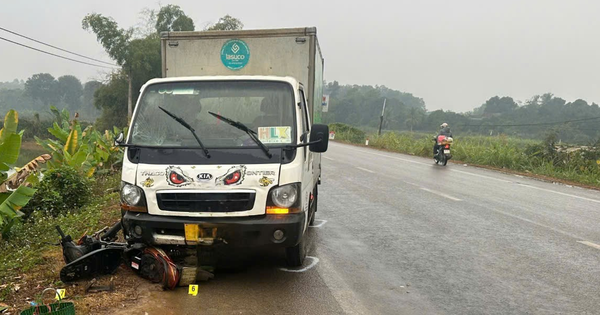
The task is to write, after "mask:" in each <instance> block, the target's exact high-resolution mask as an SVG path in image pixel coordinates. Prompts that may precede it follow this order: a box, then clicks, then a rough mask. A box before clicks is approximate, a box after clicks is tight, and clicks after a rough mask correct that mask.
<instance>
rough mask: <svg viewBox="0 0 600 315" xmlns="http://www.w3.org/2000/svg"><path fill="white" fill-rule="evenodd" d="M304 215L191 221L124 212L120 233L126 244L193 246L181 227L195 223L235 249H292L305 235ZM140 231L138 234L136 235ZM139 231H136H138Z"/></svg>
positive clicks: (198, 219) (190, 219)
mask: <svg viewBox="0 0 600 315" xmlns="http://www.w3.org/2000/svg"><path fill="white" fill-rule="evenodd" d="M305 217H306V213H304V212H302V213H293V214H286V215H261V216H252V217H236V218H214V217H213V218H190V217H173V216H157V215H150V214H147V213H137V212H129V211H126V212H125V213H124V215H123V218H122V221H121V222H122V224H123V232H124V234H125V238H126V239H127V241H128V242H133V243H140V242H141V243H146V244H150V245H196V244H195V243H191V242H188V241H186V239H185V230H184V224H198V225H199V226H200V229H205V230H212V229H213V228H216V229H217V235H216V236H217V238H218V239H222V240H224V241H225V242H227V244H229V245H231V246H234V247H258V246H263V245H277V246H281V247H291V246H295V245H297V244H298V243H299V242H300V239H301V237H302V235H303V233H304V225H305V222H306V218H305ZM135 226H139V227H140V228H141V231H142V232H141V234H137V233H136V232H135V229H134V228H135ZM138 230H139V229H138ZM276 230H282V231H283V232H284V233H285V237H284V238H283V240H281V241H277V240H275V238H273V233H274V232H275V231H276Z"/></svg>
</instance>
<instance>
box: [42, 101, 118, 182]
mask: <svg viewBox="0 0 600 315" xmlns="http://www.w3.org/2000/svg"><path fill="white" fill-rule="evenodd" d="M50 110H51V112H52V113H53V114H54V116H55V119H56V121H55V122H54V123H53V125H52V127H51V128H49V129H48V132H49V133H50V134H52V135H53V136H54V138H55V139H41V138H39V137H36V138H35V139H36V141H37V143H38V144H39V145H40V146H41V147H42V148H44V149H45V150H46V151H47V152H49V153H50V154H52V157H53V159H52V161H51V162H49V163H48V166H49V168H50V169H53V168H56V167H60V166H71V167H74V168H75V169H76V170H78V171H81V172H83V173H84V174H85V175H86V176H87V177H92V176H93V175H94V173H96V172H99V173H103V174H106V173H110V172H112V171H113V170H114V167H113V166H114V165H115V164H117V163H119V162H120V161H121V160H122V158H123V150H122V149H121V148H119V147H115V146H114V143H113V139H114V138H115V136H116V135H118V134H119V133H120V132H123V133H127V130H126V129H124V130H120V129H118V128H116V127H115V128H113V130H105V131H104V133H100V132H99V131H97V130H95V129H94V126H92V125H89V126H87V127H85V125H84V124H81V123H80V122H79V121H78V120H77V117H78V116H77V114H75V116H74V118H73V119H71V114H70V113H69V111H67V110H66V109H63V110H62V111H59V110H58V109H57V108H56V107H51V108H50ZM84 128H85V129H84Z"/></svg>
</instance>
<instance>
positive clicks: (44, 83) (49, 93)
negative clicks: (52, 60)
mask: <svg viewBox="0 0 600 315" xmlns="http://www.w3.org/2000/svg"><path fill="white" fill-rule="evenodd" d="M57 87H58V82H57V81H56V80H55V79H54V77H53V76H52V75H51V74H49V73H38V74H34V75H33V76H32V77H31V78H29V79H27V82H25V94H26V95H28V96H30V97H32V98H33V99H35V100H39V101H41V102H42V103H43V104H44V105H45V106H46V107H48V105H50V104H56V103H57V102H58V101H59V100H60V95H59V93H58V89H57Z"/></svg>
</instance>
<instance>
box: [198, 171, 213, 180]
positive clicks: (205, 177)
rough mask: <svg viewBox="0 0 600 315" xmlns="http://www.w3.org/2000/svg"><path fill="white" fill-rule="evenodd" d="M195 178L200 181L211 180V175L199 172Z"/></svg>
mask: <svg viewBox="0 0 600 315" xmlns="http://www.w3.org/2000/svg"><path fill="white" fill-rule="evenodd" d="M196 178H197V179H198V180H199V181H201V182H205V181H209V180H211V179H212V178H213V176H212V175H211V174H209V173H200V174H198V176H196Z"/></svg>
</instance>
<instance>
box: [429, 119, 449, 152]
mask: <svg viewBox="0 0 600 315" xmlns="http://www.w3.org/2000/svg"><path fill="white" fill-rule="evenodd" d="M439 136H446V137H450V138H452V131H451V130H450V127H449V126H448V124H447V123H443V124H441V125H440V131H439V132H438V134H437V136H436V137H435V139H434V140H435V143H434V144H433V155H436V154H437V152H438V148H439V146H438V137H439Z"/></svg>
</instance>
